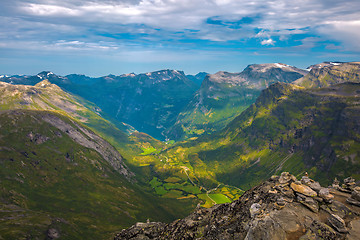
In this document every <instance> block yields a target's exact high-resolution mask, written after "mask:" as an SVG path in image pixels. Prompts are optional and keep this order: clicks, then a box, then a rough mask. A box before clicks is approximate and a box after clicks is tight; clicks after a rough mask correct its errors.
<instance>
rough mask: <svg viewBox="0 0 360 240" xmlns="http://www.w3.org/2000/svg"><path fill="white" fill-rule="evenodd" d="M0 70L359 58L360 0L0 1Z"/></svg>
mask: <svg viewBox="0 0 360 240" xmlns="http://www.w3.org/2000/svg"><path fill="white" fill-rule="evenodd" d="M0 9H1V10H0V74H8V75H11V74H36V73H38V72H40V71H43V70H50V71H53V72H55V73H56V74H59V75H66V74H70V73H82V74H86V75H90V76H103V75H108V74H116V75H118V74H122V73H129V72H135V73H141V72H148V71H155V70H160V69H167V68H169V69H177V70H184V71H185V73H192V74H193V73H197V72H200V71H206V72H209V73H214V72H217V71H220V70H224V71H230V72H239V71H242V70H243V68H244V67H246V66H247V65H248V64H252V63H269V62H282V63H286V64H290V65H294V66H297V67H302V68H305V67H307V66H309V65H311V64H315V63H319V62H322V61H360V44H359V43H360V1H359V0H337V1H335V0H302V1H294V0H273V1H268V0H266V1H264V0H253V1H251V0H247V1H243V0H90V1H89V0H62V1H57V0H12V1H7V0H0Z"/></svg>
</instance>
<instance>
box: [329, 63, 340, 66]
mask: <svg viewBox="0 0 360 240" xmlns="http://www.w3.org/2000/svg"><path fill="white" fill-rule="evenodd" d="M330 64H331V65H335V66H339V65H341V63H336V62H330Z"/></svg>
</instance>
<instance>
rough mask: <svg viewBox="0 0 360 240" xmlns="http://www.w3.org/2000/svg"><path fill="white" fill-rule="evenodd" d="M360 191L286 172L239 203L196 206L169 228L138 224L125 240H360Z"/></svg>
mask: <svg viewBox="0 0 360 240" xmlns="http://www.w3.org/2000/svg"><path fill="white" fill-rule="evenodd" d="M359 214H360V187H359V186H356V183H355V180H354V179H352V178H347V179H345V180H344V184H343V185H342V186H339V182H338V181H337V180H335V181H334V183H333V185H332V186H331V187H328V188H324V187H321V186H320V184H319V183H318V182H315V181H313V180H312V179H310V178H309V177H307V176H303V177H302V179H301V180H300V181H298V180H297V179H296V177H295V176H293V175H291V174H289V173H287V172H283V173H282V174H281V175H280V176H272V177H271V178H270V179H269V180H267V181H265V182H264V183H262V184H260V185H259V186H256V187H254V188H252V189H250V190H249V191H247V192H245V193H244V194H243V195H242V196H241V197H240V198H239V199H238V200H237V201H234V202H232V203H227V204H219V205H215V206H214V207H212V208H207V209H206V208H197V209H196V210H195V211H194V212H193V213H192V214H190V215H189V216H188V217H186V218H184V219H181V220H176V221H174V222H172V223H170V224H165V223H159V222H148V223H137V224H136V225H134V226H132V227H130V228H129V229H126V230H122V231H121V232H120V233H118V234H117V235H116V237H115V240H120V239H248V240H250V239H303V240H304V239H358V237H359V236H360V228H359V227H360V216H359Z"/></svg>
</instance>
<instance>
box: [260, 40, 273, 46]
mask: <svg viewBox="0 0 360 240" xmlns="http://www.w3.org/2000/svg"><path fill="white" fill-rule="evenodd" d="M261 45H272V46H274V45H275V41H274V40H272V39H271V38H269V39H266V40H262V41H261Z"/></svg>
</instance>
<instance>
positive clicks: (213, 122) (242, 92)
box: [166, 63, 307, 140]
mask: <svg viewBox="0 0 360 240" xmlns="http://www.w3.org/2000/svg"><path fill="white" fill-rule="evenodd" d="M305 74H307V71H304V70H301V69H298V68H295V67H292V66H289V65H286V64H280V63H273V64H253V65H249V66H248V67H247V68H245V69H244V71H242V72H241V73H228V72H218V73H216V74H209V75H207V76H206V77H205V79H204V81H203V82H202V85H201V87H200V89H199V90H198V91H197V92H196V93H195V95H194V97H193V99H192V100H191V101H190V102H189V104H188V105H187V106H186V108H185V109H184V110H183V111H182V112H181V113H180V114H179V115H178V117H177V120H176V123H175V124H174V126H172V127H171V128H170V129H169V130H168V131H167V133H166V134H167V136H168V137H169V138H170V139H176V140H180V139H184V138H188V137H196V136H199V135H202V134H204V133H205V134H209V133H212V132H215V131H218V130H220V129H222V128H223V127H225V126H226V125H227V124H228V123H229V122H231V120H233V119H234V118H235V117H236V116H237V115H239V114H240V113H241V112H242V111H244V110H245V109H246V108H247V107H248V106H250V105H251V104H252V103H254V102H255V100H256V98H257V97H258V96H259V94H260V92H261V90H263V89H265V88H267V87H268V86H269V85H271V84H272V83H275V82H286V83H290V82H292V81H295V80H296V79H298V78H301V77H302V76H304V75H305Z"/></svg>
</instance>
